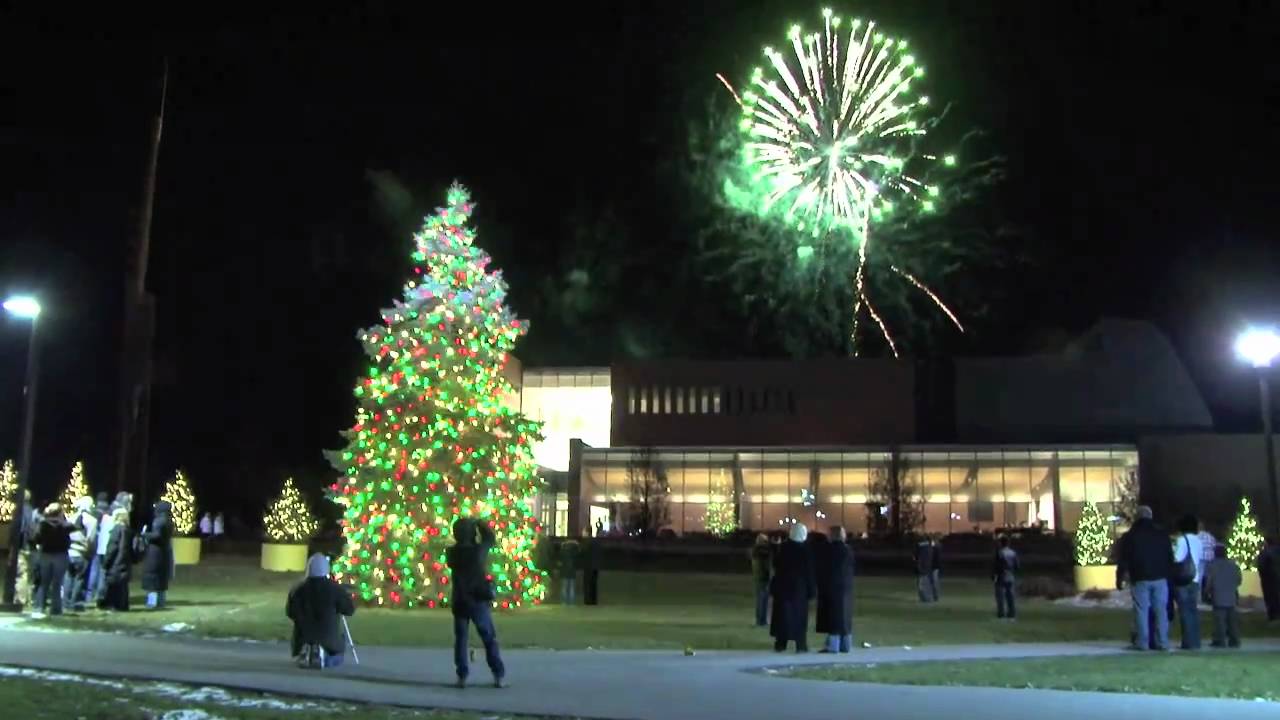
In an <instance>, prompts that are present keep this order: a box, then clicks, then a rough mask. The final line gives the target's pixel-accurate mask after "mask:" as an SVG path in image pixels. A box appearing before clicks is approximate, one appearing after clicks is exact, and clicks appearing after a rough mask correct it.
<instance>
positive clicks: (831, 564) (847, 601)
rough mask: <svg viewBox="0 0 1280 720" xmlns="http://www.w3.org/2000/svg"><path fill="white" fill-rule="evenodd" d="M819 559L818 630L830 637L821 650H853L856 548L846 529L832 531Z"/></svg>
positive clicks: (830, 651) (829, 651)
mask: <svg viewBox="0 0 1280 720" xmlns="http://www.w3.org/2000/svg"><path fill="white" fill-rule="evenodd" d="M822 548H823V554H822V556H821V558H820V559H819V560H818V562H817V571H816V572H817V575H818V622H817V631H818V632H819V633H822V634H825V635H826V636H827V644H826V647H824V648H823V649H822V651H821V652H827V653H833V652H837V651H838V652H846V653H847V652H849V651H850V650H852V648H853V550H852V549H851V548H850V547H849V543H848V542H847V541H846V535H845V531H844V528H835V529H833V530H832V535H831V542H830V543H827V544H826V545H824V546H822Z"/></svg>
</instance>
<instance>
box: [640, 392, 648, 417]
mask: <svg viewBox="0 0 1280 720" xmlns="http://www.w3.org/2000/svg"><path fill="white" fill-rule="evenodd" d="M640 414H641V415H648V414H649V388H640Z"/></svg>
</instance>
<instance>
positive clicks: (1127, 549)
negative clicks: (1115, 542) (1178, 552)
mask: <svg viewBox="0 0 1280 720" xmlns="http://www.w3.org/2000/svg"><path fill="white" fill-rule="evenodd" d="M1118 559H1119V563H1118V564H1117V565H1116V588H1117V589H1123V588H1124V586H1125V584H1126V583H1127V584H1128V585H1129V586H1130V588H1131V589H1130V594H1131V595H1132V597H1133V613H1134V625H1135V629H1136V631H1135V633H1134V635H1135V637H1134V642H1133V645H1132V649H1134V650H1146V649H1147V647H1148V644H1149V643H1154V645H1155V647H1156V649H1158V650H1167V649H1168V648H1169V616H1168V615H1167V614H1166V613H1165V612H1164V609H1165V607H1166V605H1167V604H1168V602H1169V576H1170V573H1171V572H1172V570H1173V549H1172V548H1171V547H1170V546H1169V536H1168V535H1165V533H1164V531H1163V530H1161V529H1160V528H1159V527H1158V526H1156V524H1155V521H1154V520H1152V517H1151V508H1149V507H1147V506H1146V505H1142V506H1140V507H1139V508H1138V520H1137V521H1136V522H1135V523H1134V524H1133V527H1131V528H1129V530H1128V532H1126V533H1125V534H1124V535H1123V536H1121V537H1120V552H1119V556H1118ZM1152 609H1155V610H1156V612H1155V613H1154V615H1155V627H1154V628H1153V627H1151V622H1150V617H1151V610H1152Z"/></svg>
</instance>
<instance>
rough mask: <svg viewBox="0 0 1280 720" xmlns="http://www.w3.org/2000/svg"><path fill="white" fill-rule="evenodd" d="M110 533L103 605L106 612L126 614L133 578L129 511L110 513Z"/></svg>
mask: <svg viewBox="0 0 1280 720" xmlns="http://www.w3.org/2000/svg"><path fill="white" fill-rule="evenodd" d="M111 518H112V521H111V530H110V531H109V532H110V535H108V537H107V550H106V554H104V555H103V556H102V570H101V571H100V572H101V573H102V583H103V588H104V589H103V591H102V602H101V607H103V608H104V609H106V610H116V611H119V612H125V611H127V610H128V609H129V577H130V576H131V575H132V574H133V547H132V540H133V534H132V533H131V532H130V530H129V511H128V510H127V509H125V508H123V507H118V508H116V509H115V510H113V511H112V512H111Z"/></svg>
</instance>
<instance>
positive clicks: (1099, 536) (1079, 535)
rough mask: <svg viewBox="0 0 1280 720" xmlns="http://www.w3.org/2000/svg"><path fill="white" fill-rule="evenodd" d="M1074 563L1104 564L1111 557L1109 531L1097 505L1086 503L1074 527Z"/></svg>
mask: <svg viewBox="0 0 1280 720" xmlns="http://www.w3.org/2000/svg"><path fill="white" fill-rule="evenodd" d="M1075 546H1076V547H1075V549H1076V564H1077V565H1079V566H1081V567H1096V566H1099V565H1106V564H1107V561H1108V560H1110V557H1111V533H1110V531H1109V530H1108V528H1107V520H1106V518H1104V517H1102V513H1100V512H1098V506H1097V505H1095V504H1094V503H1087V504H1085V506H1084V512H1083V513H1082V514H1081V515H1080V525H1079V526H1077V527H1076V540H1075Z"/></svg>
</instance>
